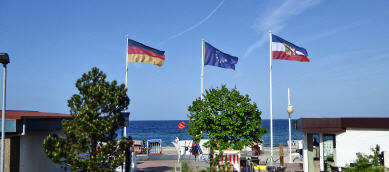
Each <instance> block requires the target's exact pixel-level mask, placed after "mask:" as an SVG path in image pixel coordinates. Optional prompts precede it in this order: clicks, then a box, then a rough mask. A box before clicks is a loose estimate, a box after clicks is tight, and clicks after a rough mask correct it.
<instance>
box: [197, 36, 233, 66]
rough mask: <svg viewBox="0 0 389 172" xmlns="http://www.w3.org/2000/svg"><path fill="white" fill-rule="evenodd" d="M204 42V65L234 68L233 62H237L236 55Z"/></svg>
mask: <svg viewBox="0 0 389 172" xmlns="http://www.w3.org/2000/svg"><path fill="white" fill-rule="evenodd" d="M204 44H205V45H204V46H205V56H204V65H212V66H218V67H222V68H227V69H233V70H235V64H236V63H238V57H234V56H231V55H229V54H226V53H223V52H221V51H220V50H218V49H216V48H215V47H213V46H212V45H211V44H209V43H207V42H204Z"/></svg>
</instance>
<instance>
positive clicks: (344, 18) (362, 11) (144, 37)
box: [0, 0, 389, 120]
mask: <svg viewBox="0 0 389 172" xmlns="http://www.w3.org/2000/svg"><path fill="white" fill-rule="evenodd" d="M388 7H389V1H385V0H377V1H363V0H360V1H351V0H345V1H313V0H288V1H280V0H276V1H254V0H247V1H232V0H225V1H222V0H214V1H209V0H196V1H178V0H164V1H157V0H145V1H75V0H74V1H72V0H70V1H68V0H58V1H53V0H50V1H49V0H47V1H40V0H37V1H11V0H5V1H3V2H2V5H1V6H0V21H1V22H0V51H1V52H7V53H8V54H9V55H10V58H11V63H10V64H9V65H8V78H7V82H8V83H7V109H12V110H38V111H43V112H58V113H68V112H69V109H68V107H67V100H68V99H69V98H70V97H71V95H73V94H75V93H76V89H75V86H74V83H75V81H76V80H77V79H78V78H79V77H80V76H81V75H82V73H85V72H87V71H89V70H90V69H91V68H92V67H93V66H96V67H98V68H100V69H102V70H103V71H104V72H106V74H107V75H108V79H109V80H117V81H119V82H120V83H124V79H125V57H126V55H125V53H126V40H125V37H126V34H128V35H129V37H130V38H131V39H134V40H136V41H139V42H142V43H144V44H146V45H149V46H151V47H155V48H158V49H161V50H164V51H166V53H165V55H166V61H165V64H164V65H163V66H162V67H157V66H154V65H151V64H146V63H143V64H142V63H131V64H129V75H128V85H129V87H128V95H129V97H130V99H131V103H130V106H129V111H130V112H131V117H130V118H131V119H132V120H169V119H187V117H186V115H187V114H188V112H187V107H188V106H189V105H190V104H191V103H192V101H193V100H194V99H196V98H197V97H199V96H200V72H201V71H200V69H201V38H204V39H205V40H206V41H207V42H209V43H211V44H212V45H213V46H215V47H216V48H218V49H220V50H222V51H224V52H226V53H229V54H231V55H234V56H237V57H239V62H238V64H237V65H236V70H235V71H233V70H230V69H222V68H217V67H213V66H205V77H204V87H205V88H206V89H209V88H214V87H216V86H220V85H221V84H227V86H228V87H230V88H232V87H237V89H238V90H239V91H240V92H241V93H243V94H249V96H250V97H251V98H252V100H253V101H254V102H256V103H257V104H258V106H259V108H260V110H261V111H262V112H263V114H262V118H265V119H268V118H269V40H268V30H269V29H271V30H272V31H273V33H274V34H276V35H278V36H280V37H282V38H284V39H286V40H288V41H290V42H292V43H295V44H296V45H299V46H301V47H304V48H306V49H307V51H308V53H309V58H310V60H311V62H310V63H301V62H294V61H280V60H274V61H273V114H274V118H278V119H282V118H287V113H286V106H287V88H288V87H289V88H290V89H291V102H292V105H294V107H295V113H294V114H293V117H294V118H300V117H334V116H345V117H351V116H358V117H359V116H377V117H388V116H389V106H388V105H389V77H388V74H389V67H388V66H389V45H388V43H387V41H388V40H389V32H388V28H389V22H388V21H389V11H388V10H387V8H388Z"/></svg>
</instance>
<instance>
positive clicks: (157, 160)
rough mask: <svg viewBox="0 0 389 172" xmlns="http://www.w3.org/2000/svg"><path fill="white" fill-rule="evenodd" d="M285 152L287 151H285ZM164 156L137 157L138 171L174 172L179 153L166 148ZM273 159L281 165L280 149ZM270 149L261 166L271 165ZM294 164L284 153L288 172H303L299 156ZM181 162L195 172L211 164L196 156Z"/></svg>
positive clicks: (264, 152)
mask: <svg viewBox="0 0 389 172" xmlns="http://www.w3.org/2000/svg"><path fill="white" fill-rule="evenodd" d="M284 150H285V149H284ZM162 152H163V155H161V156H147V155H137V171H140V172H149V171H153V172H154V171H155V172H166V171H170V172H172V171H174V168H175V167H176V166H179V165H177V152H176V151H175V149H174V148H173V147H164V148H163V151H162ZM247 154H250V153H247V152H246V153H245V152H243V151H242V152H241V156H245V155H247ZM273 155H274V156H273V157H274V160H275V165H279V163H280V161H279V160H280V156H279V149H278V148H277V147H275V148H274V149H273ZM270 157H271V156H270V148H268V147H265V148H264V150H262V151H261V155H260V156H258V159H259V161H260V163H261V164H269V163H270ZM292 159H293V161H292V162H293V163H288V162H289V151H288V150H287V151H284V162H285V166H286V167H287V169H286V171H302V159H300V157H298V156H293V157H292ZM181 162H186V163H188V164H189V166H190V167H192V168H193V171H194V172H196V171H200V170H202V169H207V167H209V163H208V161H207V160H205V159H200V160H195V159H194V156H191V155H188V156H181Z"/></svg>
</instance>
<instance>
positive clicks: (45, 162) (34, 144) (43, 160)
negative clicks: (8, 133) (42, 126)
mask: <svg viewBox="0 0 389 172" xmlns="http://www.w3.org/2000/svg"><path fill="white" fill-rule="evenodd" d="M50 133H57V134H59V133H60V132H58V131H57V132H53V131H50V132H49V131H30V132H26V134H25V135H24V136H20V162H19V164H20V165H19V169H20V172H30V171H40V172H45V171H47V172H52V171H59V172H60V171H65V170H64V169H62V168H61V167H60V165H58V164H54V163H53V162H52V161H51V160H50V159H49V158H47V156H46V154H45V152H44V151H43V140H44V139H45V138H46V137H47V136H48V135H49V134H50Z"/></svg>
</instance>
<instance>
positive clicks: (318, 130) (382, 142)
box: [296, 118, 389, 172]
mask: <svg viewBox="0 0 389 172" xmlns="http://www.w3.org/2000/svg"><path fill="white" fill-rule="evenodd" d="M296 127H297V129H298V130H301V131H302V132H303V140H304V150H303V156H304V171H306V172H308V171H309V172H311V171H327V170H329V169H331V167H332V168H333V169H334V168H339V167H345V166H346V165H349V164H350V163H353V162H354V161H355V160H356V158H357V156H356V153H358V152H360V153H363V154H367V155H371V154H372V151H371V148H374V147H375V146H376V145H377V144H378V145H379V146H380V147H381V151H389V118H301V119H299V120H298V121H297V125H296ZM388 158H389V157H388Z"/></svg>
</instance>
